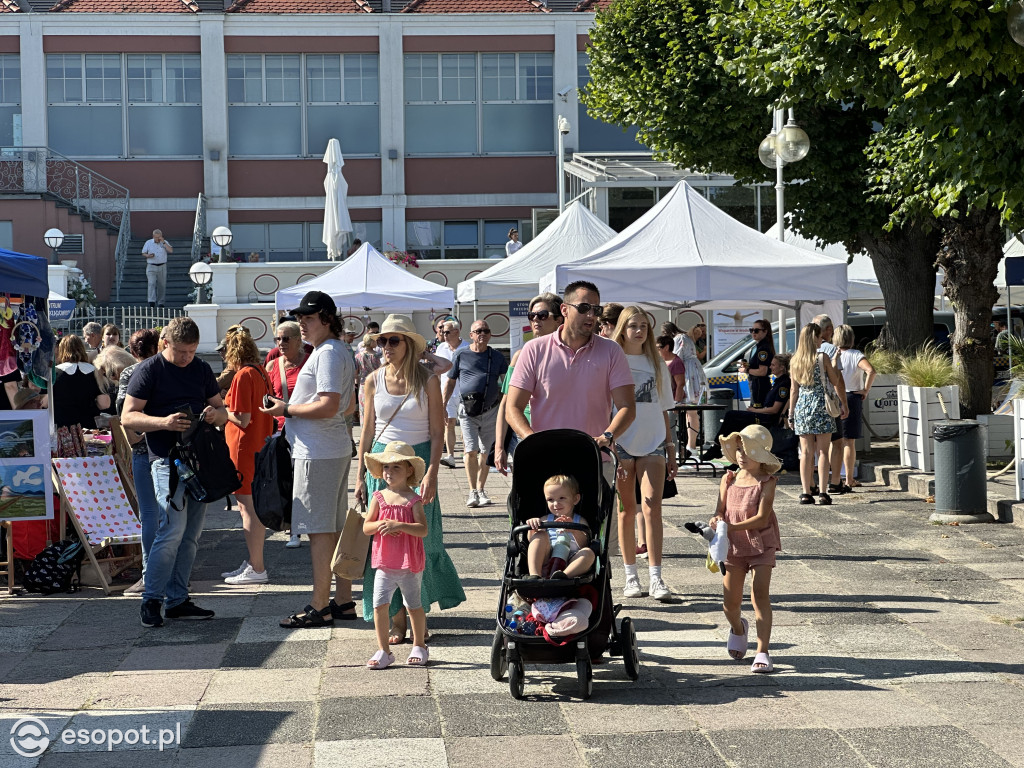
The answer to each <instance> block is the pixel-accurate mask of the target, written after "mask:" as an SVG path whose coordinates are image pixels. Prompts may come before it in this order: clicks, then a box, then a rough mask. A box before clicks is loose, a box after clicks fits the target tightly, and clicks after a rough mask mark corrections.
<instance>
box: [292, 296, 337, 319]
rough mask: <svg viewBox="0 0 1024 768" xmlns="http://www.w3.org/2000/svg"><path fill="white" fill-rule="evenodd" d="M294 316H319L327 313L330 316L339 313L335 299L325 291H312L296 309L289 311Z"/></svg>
mask: <svg viewBox="0 0 1024 768" xmlns="http://www.w3.org/2000/svg"><path fill="white" fill-rule="evenodd" d="M288 311H289V313H291V314H293V315H317V314H320V313H321V312H326V313H327V314H329V315H335V314H337V313H338V308H337V307H336V306H335V305H334V299H332V298H331V297H330V296H328V295H327V294H326V293H324V292H323V291H310V292H309V293H307V294H306V295H305V296H303V297H302V302H301V303H300V304H299V306H297V307H296V308H295V309H290V310H288Z"/></svg>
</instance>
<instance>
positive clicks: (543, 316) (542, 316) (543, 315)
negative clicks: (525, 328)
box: [526, 309, 551, 323]
mask: <svg viewBox="0 0 1024 768" xmlns="http://www.w3.org/2000/svg"><path fill="white" fill-rule="evenodd" d="M549 317H551V313H550V312H548V311H547V310H546V309H542V310H540V311H539V312H527V313H526V319H527V320H529V321H530V322H531V323H532V322H533V321H534V320H541V321H544V320H547V319H548V318H549Z"/></svg>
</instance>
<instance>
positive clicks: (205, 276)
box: [188, 261, 213, 304]
mask: <svg viewBox="0 0 1024 768" xmlns="http://www.w3.org/2000/svg"><path fill="white" fill-rule="evenodd" d="M188 277H189V280H191V281H192V282H193V283H194V284H195V285H196V288H197V289H198V290H197V291H196V304H202V303H203V286H206V285H209V284H210V281H212V280H213V267H211V266H210V265H209V264H207V263H206V262H205V261H197V262H196V263H195V264H193V265H192V266H191V267H189V270H188Z"/></svg>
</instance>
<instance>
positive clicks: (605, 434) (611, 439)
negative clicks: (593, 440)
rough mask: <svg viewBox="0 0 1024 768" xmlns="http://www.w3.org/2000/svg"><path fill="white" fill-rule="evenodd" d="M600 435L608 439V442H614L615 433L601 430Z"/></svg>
mask: <svg viewBox="0 0 1024 768" xmlns="http://www.w3.org/2000/svg"><path fill="white" fill-rule="evenodd" d="M601 437H604V438H606V439H607V440H608V442H610V443H614V442H615V435H614V434H612V433H611V432H602V433H601Z"/></svg>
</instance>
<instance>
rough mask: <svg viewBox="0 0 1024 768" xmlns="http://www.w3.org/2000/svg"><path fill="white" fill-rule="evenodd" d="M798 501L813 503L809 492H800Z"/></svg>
mask: <svg viewBox="0 0 1024 768" xmlns="http://www.w3.org/2000/svg"><path fill="white" fill-rule="evenodd" d="M800 503H801V504H813V503H814V497H813V496H811V494H809V493H801V494H800Z"/></svg>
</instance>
